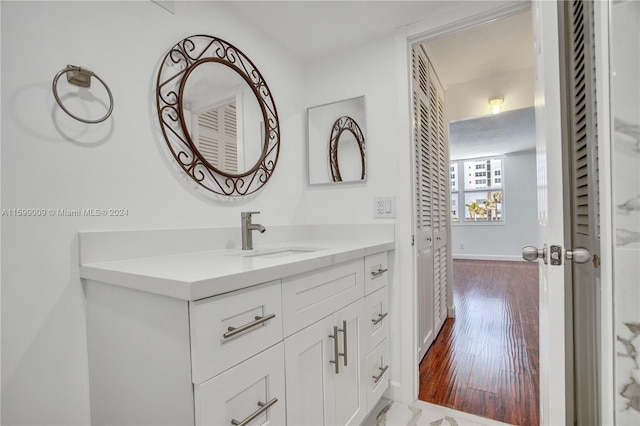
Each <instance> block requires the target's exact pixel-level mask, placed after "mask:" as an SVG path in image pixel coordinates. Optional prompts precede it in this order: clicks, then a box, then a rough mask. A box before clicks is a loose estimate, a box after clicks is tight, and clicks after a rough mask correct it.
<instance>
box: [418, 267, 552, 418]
mask: <svg viewBox="0 0 640 426" xmlns="http://www.w3.org/2000/svg"><path fill="white" fill-rule="evenodd" d="M453 289H454V303H455V307H456V318H455V319H453V318H448V319H447V320H446V322H445V324H444V326H443V327H442V330H441V331H440V334H439V335H438V337H437V338H436V340H435V341H434V343H433V345H432V346H431V348H430V349H429V352H427V354H426V355H425V357H424V359H423V361H422V363H421V364H420V392H419V395H418V398H419V399H420V400H422V401H426V402H431V403H434V404H438V405H442V406H445V407H450V408H453V409H456V410H460V411H464V412H467V413H471V414H475V415H479V416H483V417H486V418H489V419H493V420H498V421H501V422H505V423H510V424H514V425H527V426H529V425H537V424H539V394H540V393H539V379H538V265H537V263H528V262H496V261H478V260H454V262H453Z"/></svg>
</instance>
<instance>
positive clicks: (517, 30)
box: [223, 0, 535, 158]
mask: <svg viewBox="0 0 640 426" xmlns="http://www.w3.org/2000/svg"><path fill="white" fill-rule="evenodd" d="M479 1H482V0H475V1H453V0H448V1H433V0H422V1H398V0H386V1H380V0H378V1H367V0H359V1H313V0H301V1H272V0H262V1H227V2H223V4H224V5H225V6H226V7H228V8H229V9H230V10H231V11H233V12H234V13H236V14H238V15H239V16H242V17H243V19H245V20H246V22H247V23H249V24H250V25H251V26H252V27H254V28H256V29H257V30H258V31H260V32H262V33H263V34H264V35H265V36H266V37H268V38H270V39H271V40H274V41H275V42H277V43H278V44H279V45H281V46H282V47H284V48H285V49H286V50H288V51H290V52H291V53H292V54H294V55H296V56H297V57H299V58H301V59H302V60H303V61H306V62H309V61H313V60H315V59H318V58H321V57H326V56H330V55H333V54H337V53H339V52H341V51H347V50H349V49H353V48H356V47H357V46H358V45H361V44H363V43H367V42H370V41H372V40H375V39H377V38H380V37H383V36H385V35H389V34H392V33H393V32H394V30H395V29H397V28H399V27H403V26H406V25H410V24H413V23H417V22H423V21H426V20H428V21H429V22H432V23H435V24H436V26H437V23H438V22H440V21H442V19H444V18H441V17H443V16H446V15H450V14H452V13H455V12H456V11H459V10H460V9H461V8H469V7H472V4H473V3H476V4H477V3H478V2H479ZM490 1H494V2H495V4H496V7H499V6H501V4H499V2H498V1H495V0H490ZM503 3H505V4H507V3H513V2H507V1H505V2H503ZM532 39H533V36H532V23H531V12H530V11H526V12H523V13H520V14H518V15H514V16H510V17H507V18H503V19H499V20H494V21H492V22H489V23H487V24H484V25H481V26H477V27H475V28H472V29H468V30H464V31H460V32H457V33H454V34H450V35H447V36H442V37H438V38H435V39H430V40H428V42H426V43H425V44H426V46H427V49H428V50H429V53H430V55H431V56H432V58H433V60H434V62H435V63H436V66H437V68H438V71H439V75H440V77H441V78H442V80H443V82H444V83H445V85H447V86H450V85H453V84H457V83H461V82H466V81H471V80H475V79H479V78H483V77H488V76H492V75H496V74H501V73H505V72H508V71H512V70H516V69H522V68H527V67H531V66H533V61H534V58H533V53H532V49H531V48H526V47H523V46H531V45H532V42H533V41H532ZM528 110H530V111H529V113H528V114H526V113H524V112H523V111H521V110H517V111H515V112H514V113H513V114H507V113H503V114H501V115H500V116H499V117H493V116H491V117H484V118H483V119H478V120H464V121H460V122H457V123H458V124H457V125H456V126H457V128H458V129H459V132H470V131H476V132H478V134H477V137H474V138H463V137H456V136H455V134H454V133H455V132H454V131H453V128H452V136H451V147H452V150H454V151H455V150H456V149H459V150H463V149H464V150H466V152H467V154H465V156H466V157H467V158H471V157H476V156H488V155H497V154H501V153H505V152H515V151H521V150H528V149H533V147H534V146H535V140H534V139H532V138H530V137H526V138H521V139H519V140H518V141H515V140H514V138H513V132H516V131H517V129H518V126H520V125H522V126H523V127H522V131H523V132H524V133H527V132H528V134H535V133H530V132H529V130H530V129H531V125H532V118H531V117H532V116H533V112H532V110H531V109H528ZM485 118H486V120H485ZM476 121H477V122H476ZM503 124H504V125H505V126H506V127H504V128H503V129H501V130H500V129H496V128H495V126H502V125H503ZM510 132H511V133H510ZM460 134H462V133H460ZM509 134H511V136H509ZM456 145H457V148H456ZM498 151H499V152H498ZM452 155H453V151H452ZM452 158H454V157H453V156H452Z"/></svg>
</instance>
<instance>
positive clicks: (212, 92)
mask: <svg viewBox="0 0 640 426" xmlns="http://www.w3.org/2000/svg"><path fill="white" fill-rule="evenodd" d="M156 102H157V109H158V119H159V121H160V126H161V128H162V133H163V135H164V138H165V141H166V142H167V146H168V147H169V150H170V151H171V154H172V155H173V157H174V158H175V160H176V162H177V163H178V164H179V165H180V167H182V169H183V171H184V172H185V173H186V174H187V175H188V176H189V177H190V178H191V179H193V180H194V181H195V182H196V183H197V184H198V185H200V186H201V187H203V188H204V189H206V190H208V191H211V192H213V193H215V194H220V195H224V196H242V195H248V194H251V193H253V192H255V191H257V190H258V189H260V188H261V187H262V186H263V185H264V184H265V183H266V182H267V181H268V180H269V178H270V177H271V175H272V174H273V171H274V170H275V167H276V163H277V161H278V154H279V152H280V125H279V121H278V113H277V110H276V105H275V102H274V100H273V97H272V96H271V91H270V90H269V87H268V86H267V83H266V82H265V80H264V78H263V77H262V75H261V74H260V71H258V69H257V68H256V67H255V65H254V64H253V62H251V60H250V59H249V58H248V57H246V56H245V55H244V54H243V53H242V52H241V51H240V50H238V49H237V48H236V47H235V46H233V45H231V44H230V43H228V42H226V41H224V40H221V39H219V38H216V37H212V36H208V35H194V36H191V37H187V38H185V39H183V40H181V41H179V42H178V43H177V44H175V45H174V46H173V47H172V48H171V49H170V50H169V52H168V53H167V54H166V56H165V57H164V58H163V59H162V61H161V64H160V70H159V71H158V79H157V87H156Z"/></svg>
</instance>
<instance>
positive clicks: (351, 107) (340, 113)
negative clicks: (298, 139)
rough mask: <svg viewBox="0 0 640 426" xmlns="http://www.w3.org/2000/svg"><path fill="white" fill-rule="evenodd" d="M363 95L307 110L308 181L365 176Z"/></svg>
mask: <svg viewBox="0 0 640 426" xmlns="http://www.w3.org/2000/svg"><path fill="white" fill-rule="evenodd" d="M364 102H365V98H364V96H360V97H358V98H352V99H346V100H343V101H339V102H333V103H330V104H326V105H319V106H315V107H312V108H309V109H307V145H308V149H307V151H308V155H309V157H308V169H309V184H310V185H319V184H329V183H340V182H365V181H366V179H367V173H368V171H367V161H366V151H367V150H366V129H365V106H364Z"/></svg>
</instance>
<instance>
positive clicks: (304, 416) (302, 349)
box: [284, 316, 335, 425]
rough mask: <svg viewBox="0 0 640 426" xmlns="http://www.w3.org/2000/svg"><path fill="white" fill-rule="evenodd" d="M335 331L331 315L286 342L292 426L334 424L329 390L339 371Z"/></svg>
mask: <svg viewBox="0 0 640 426" xmlns="http://www.w3.org/2000/svg"><path fill="white" fill-rule="evenodd" d="M332 331H333V318H332V317H331V316H329V317H327V318H325V319H323V320H320V321H318V322H316V323H314V324H312V325H311V326H309V327H307V328H305V329H303V330H301V331H299V332H297V333H295V334H293V335H292V336H290V337H288V338H287V339H285V342H284V344H285V358H286V360H287V363H286V378H287V379H286V380H287V423H288V424H291V425H323V424H331V423H330V422H329V420H328V419H327V410H326V407H327V399H326V391H325V390H326V389H327V388H328V387H330V386H333V384H332V374H334V371H335V364H332V363H331V361H332V360H333V359H334V358H333V356H334V346H333V345H334V342H333V339H332V338H330V337H329V335H330V334H332Z"/></svg>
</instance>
